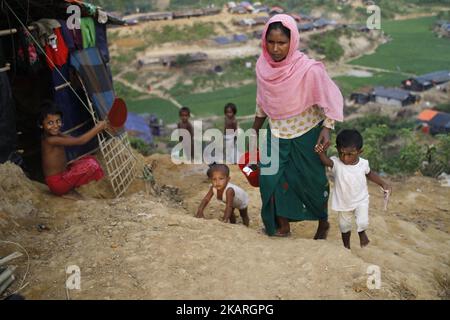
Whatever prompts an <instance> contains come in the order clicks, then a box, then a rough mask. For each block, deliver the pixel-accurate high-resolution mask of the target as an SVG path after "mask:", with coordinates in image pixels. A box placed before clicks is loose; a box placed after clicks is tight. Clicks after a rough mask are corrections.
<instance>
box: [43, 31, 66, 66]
mask: <svg viewBox="0 0 450 320" xmlns="http://www.w3.org/2000/svg"><path fill="white" fill-rule="evenodd" d="M48 40H49V41H48V43H47V44H46V45H45V53H46V55H47V64H48V66H49V67H50V70H53V68H54V67H55V65H56V66H57V67H61V66H62V65H64V64H66V63H67V60H68V58H69V49H68V48H67V46H66V43H65V42H64V38H63V36H62V33H61V28H57V29H55V30H54V35H52V36H50V37H49V39H48Z"/></svg>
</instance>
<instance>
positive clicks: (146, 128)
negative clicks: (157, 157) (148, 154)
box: [125, 112, 153, 144]
mask: <svg viewBox="0 0 450 320" xmlns="http://www.w3.org/2000/svg"><path fill="white" fill-rule="evenodd" d="M125 130H127V132H128V133H129V134H130V135H131V136H133V137H137V138H140V139H142V140H144V141H145V142H146V143H147V144H152V143H153V135H152V130H151V127H150V121H149V120H147V119H146V118H144V117H141V116H140V115H138V114H136V113H133V112H128V117H127V122H125Z"/></svg>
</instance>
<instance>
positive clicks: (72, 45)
mask: <svg viewBox="0 0 450 320" xmlns="http://www.w3.org/2000/svg"><path fill="white" fill-rule="evenodd" d="M59 22H60V23H61V33H62V36H63V38H64V41H65V42H66V45H67V48H68V49H69V51H70V52H73V51H74V50H82V49H83V39H82V37H81V29H76V28H74V29H69V28H68V27H67V24H66V23H65V21H64V20H59Z"/></svg>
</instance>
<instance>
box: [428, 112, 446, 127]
mask: <svg viewBox="0 0 450 320" xmlns="http://www.w3.org/2000/svg"><path fill="white" fill-rule="evenodd" d="M430 125H432V126H434V127H439V128H446V129H450V113H445V112H439V113H438V114H437V115H435V116H434V117H433V119H431V120H430Z"/></svg>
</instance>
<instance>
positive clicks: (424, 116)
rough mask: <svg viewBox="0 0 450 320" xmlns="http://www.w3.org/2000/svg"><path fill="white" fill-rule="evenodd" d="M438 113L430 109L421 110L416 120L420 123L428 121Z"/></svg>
mask: <svg viewBox="0 0 450 320" xmlns="http://www.w3.org/2000/svg"><path fill="white" fill-rule="evenodd" d="M438 113H439V112H437V111H435V110H431V109H425V110H423V111H422V112H421V113H420V114H419V115H418V116H417V119H418V120H420V121H430V120H431V119H433V118H434V117H435V116H436V115H437V114H438Z"/></svg>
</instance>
